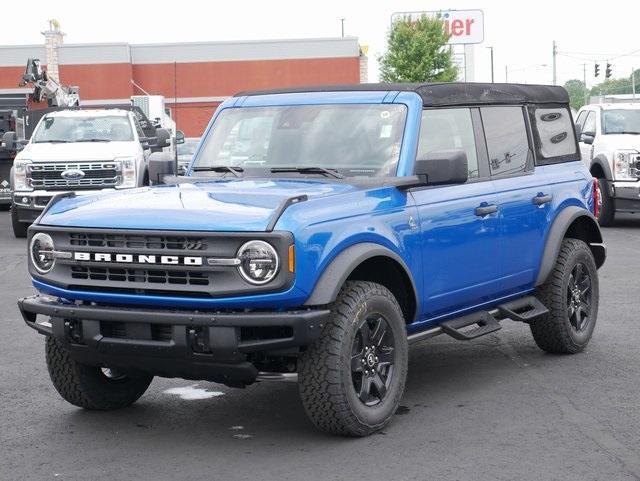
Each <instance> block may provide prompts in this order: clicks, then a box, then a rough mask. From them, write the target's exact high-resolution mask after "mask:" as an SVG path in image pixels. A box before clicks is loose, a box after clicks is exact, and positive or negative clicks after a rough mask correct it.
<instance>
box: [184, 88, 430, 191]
mask: <svg viewBox="0 0 640 481" xmlns="http://www.w3.org/2000/svg"><path fill="white" fill-rule="evenodd" d="M343 104H344V105H349V104H377V105H387V104H388V105H402V106H403V107H404V108H405V109H406V113H405V118H404V124H403V129H402V133H401V135H400V146H399V150H400V153H399V156H398V162H397V165H396V170H395V173H393V172H391V173H389V174H388V176H386V177H383V176H381V177H379V178H380V179H385V178H389V177H402V176H408V175H412V172H413V167H414V163H415V155H414V154H415V148H416V141H415V138H416V136H415V135H416V132H417V130H418V129H419V125H420V114H421V112H422V99H421V98H420V96H419V95H417V94H416V93H415V92H397V91H393V90H389V91H358V92H317V91H310V92H303V93H291V94H265V95H254V96H249V97H231V98H230V99H227V100H225V101H224V102H223V103H222V104H221V105H220V106H219V107H218V109H216V111H215V113H214V115H213V117H212V119H211V121H210V122H209V125H208V126H207V128H206V129H205V131H204V133H203V135H202V137H201V141H200V143H199V146H198V149H197V151H196V153H195V154H194V155H193V158H192V160H191V162H190V163H189V167H188V169H187V171H186V172H185V175H186V176H193V177H196V176H197V177H198V178H205V179H211V180H215V179H216V178H221V177H228V175H229V174H217V175H215V176H214V175H212V173H203V172H196V171H195V170H194V167H195V165H196V164H195V162H196V159H198V158H199V156H200V155H202V148H203V145H204V144H205V141H206V139H207V138H208V137H209V135H211V131H212V129H213V128H214V127H216V123H217V122H218V119H219V117H220V115H221V114H222V113H223V112H224V111H225V110H227V109H230V108H234V109H239V108H249V107H285V106H304V105H318V106H321V105H343ZM301 175H302V174H298V176H301ZM245 176H246V177H255V176H266V177H276V176H277V177H281V176H282V175H276V174H271V173H269V172H268V171H267V169H263V171H262V172H259V173H256V172H254V171H251V170H250V171H249V172H248V173H245ZM303 176H304V177H309V176H310V174H304V175H303ZM313 176H315V177H318V176H319V177H323V175H322V174H313ZM288 177H290V176H288ZM356 178H358V177H348V178H347V179H346V180H347V181H350V180H353V179H356ZM361 178H363V179H366V178H374V177H372V176H363V177H361ZM325 179H327V178H326V177H325ZM332 180H334V181H336V179H332Z"/></svg>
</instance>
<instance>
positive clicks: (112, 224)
mask: <svg viewBox="0 0 640 481" xmlns="http://www.w3.org/2000/svg"><path fill="white" fill-rule="evenodd" d="M355 190H359V189H358V188H357V187H355V186H353V185H350V184H346V183H339V182H329V181H322V180H310V179H233V180H227V179H224V180H214V181H209V182H196V183H184V184H177V185H166V186H155V187H143V188H139V189H131V190H123V191H119V192H118V191H116V192H109V193H104V194H95V195H86V196H77V197H71V198H62V199H60V200H58V201H57V202H56V203H55V204H54V205H52V206H51V208H50V209H48V210H47V211H46V213H45V214H44V215H43V217H42V218H41V219H40V224H43V225H52V226H67V227H94V228H119V229H159V230H191V231H223V232H224V231H226V232H243V231H246V232H250V231H253V232H260V231H264V230H266V228H267V226H268V225H269V222H270V221H271V219H272V218H274V216H277V215H278V210H279V207H280V205H281V204H282V203H283V202H284V201H285V200H286V199H288V198H289V197H293V196H297V195H303V194H304V195H307V196H308V197H309V198H313V197H323V196H331V195H337V194H342V193H346V192H352V191H355Z"/></svg>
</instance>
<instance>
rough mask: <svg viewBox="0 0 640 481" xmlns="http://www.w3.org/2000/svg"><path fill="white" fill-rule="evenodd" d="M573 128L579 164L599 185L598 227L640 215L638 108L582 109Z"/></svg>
mask: <svg viewBox="0 0 640 481" xmlns="http://www.w3.org/2000/svg"><path fill="white" fill-rule="evenodd" d="M576 128H577V129H578V131H579V132H580V152H581V154H582V160H583V161H584V162H585V163H586V164H587V167H589V169H590V171H591V174H592V175H593V176H594V177H597V178H598V179H599V182H600V191H601V196H602V207H601V209H600V215H599V216H598V221H599V222H600V225H603V226H608V225H611V224H612V223H613V220H614V217H615V213H616V212H640V104H621V103H620V104H594V105H585V106H584V107H582V108H581V109H580V111H579V112H578V118H577V119H576Z"/></svg>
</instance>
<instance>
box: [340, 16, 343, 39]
mask: <svg viewBox="0 0 640 481" xmlns="http://www.w3.org/2000/svg"><path fill="white" fill-rule="evenodd" d="M340 28H341V30H342V36H343V37H344V18H341V19H340Z"/></svg>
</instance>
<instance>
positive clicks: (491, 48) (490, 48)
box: [487, 47, 494, 83]
mask: <svg viewBox="0 0 640 481" xmlns="http://www.w3.org/2000/svg"><path fill="white" fill-rule="evenodd" d="M487 48H488V49H489V50H491V83H493V81H494V80H493V47H487Z"/></svg>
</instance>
